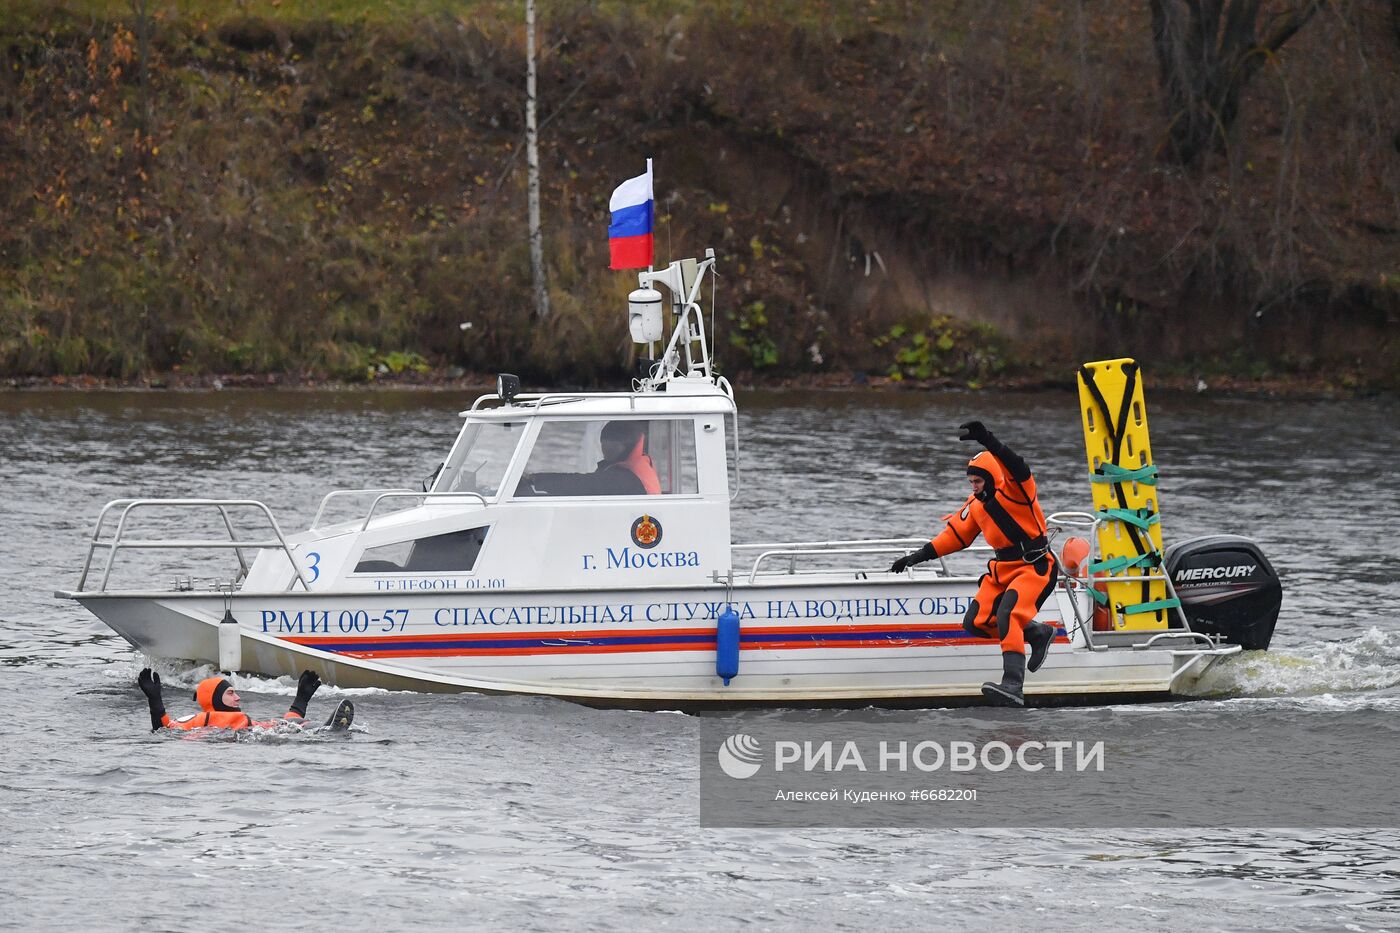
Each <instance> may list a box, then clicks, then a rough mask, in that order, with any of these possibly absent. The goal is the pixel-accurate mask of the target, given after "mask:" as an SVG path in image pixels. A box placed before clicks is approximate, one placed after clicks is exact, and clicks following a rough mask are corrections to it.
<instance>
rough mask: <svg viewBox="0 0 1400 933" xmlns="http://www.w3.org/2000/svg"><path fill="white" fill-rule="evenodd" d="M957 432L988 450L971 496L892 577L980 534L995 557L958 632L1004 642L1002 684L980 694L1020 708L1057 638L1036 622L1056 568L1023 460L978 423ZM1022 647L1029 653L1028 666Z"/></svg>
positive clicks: (970, 467)
mask: <svg viewBox="0 0 1400 933" xmlns="http://www.w3.org/2000/svg"><path fill="white" fill-rule="evenodd" d="M959 427H960V428H962V434H961V435H959V437H958V439H959V440H963V441H976V442H977V443H979V444H981V445H982V446H983V447H985V448H986V450H984V451H982V452H981V453H979V454H978V455H977V456H975V457H973V458H972V459H971V460H970V461H968V464H967V478H968V481H969V482H970V483H971V485H972V495H971V496H969V497H968V499H967V501H966V502H965V503H964V504H963V507H962V508H961V509H960V510H958V511H957V512H954V513H953V514H952V515H949V516H947V517H946V519H945V521H946V523H947V524H946V525H945V526H944V528H943V530H942V531H941V532H939V533H938V535H937V537H935V538H934V539H933V540H932V541H930V542H929V543H928V544H925V545H924V546H923V547H922V548H920V549H919V550H917V551H914V552H913V553H911V554H906V555H905V556H903V557H901V558H899V559H898V560H896V561H895V562H894V564H892V565H891V566H890V572H891V573H903V572H904V570H905V569H906V568H907V567H910V566H912V565H913V564H918V563H922V562H923V561H926V560H932V559H933V558H935V557H946V556H947V555H949V554H952V553H954V552H955V551H961V550H962V549H963V548H966V547H968V546H969V545H971V544H972V542H973V540H974V539H976V537H977V536H978V535H979V534H981V535H982V536H983V537H985V538H986V539H987V543H988V544H990V545H991V546H992V547H993V548H995V549H996V553H995V555H994V556H993V558H992V560H990V561H988V562H987V572H986V573H985V574H983V575H982V579H981V581H980V585H979V586H978V588H977V595H976V596H974V597H973V599H972V604H971V605H970V606H969V607H968V609H967V614H966V615H965V616H964V617H963V628H964V629H966V630H967V631H968V633H969V634H970V635H972V636H974V637H976V638H995V639H998V640H1000V642H1001V651H1002V654H1001V662H1002V678H1001V682H1000V683H985V684H983V685H982V693H983V695H984V696H986V697H987V699H989V700H991V701H992V702H993V703H998V704H1002V705H1011V706H1022V705H1024V704H1025V698H1024V696H1023V694H1022V688H1023V686H1024V683H1025V679H1026V671H1027V669H1029V670H1030V671H1031V672H1032V673H1034V672H1035V671H1038V670H1039V669H1040V666H1041V665H1042V664H1044V663H1045V655H1046V653H1047V652H1048V651H1049V649H1050V643H1051V642H1053V641H1054V640H1055V627H1054V626H1053V625H1047V624H1045V623H1044V622H1036V621H1034V619H1035V614H1036V611H1037V610H1039V609H1040V607H1041V605H1043V604H1044V602H1045V600H1046V599H1047V598H1049V596H1050V593H1051V592H1052V591H1053V590H1054V588H1055V581H1056V580H1057V579H1058V577H1059V567H1058V564H1057V563H1056V560H1055V555H1054V553H1053V552H1052V551H1051V550H1050V542H1049V539H1048V538H1047V536H1046V525H1045V516H1044V514H1043V513H1042V512H1041V510H1040V503H1039V502H1038V501H1037V500H1036V492H1035V477H1034V476H1032V475H1031V469H1030V467H1028V466H1026V461H1025V460H1022V459H1021V457H1020V456H1018V455H1017V454H1016V453H1015V452H1014V451H1012V450H1011V448H1009V447H1007V446H1006V445H1005V444H1003V443H1002V442H1001V441H999V440H997V438H996V436H995V435H993V434H992V432H991V431H989V430H987V426H986V425H984V424H983V423H982V422H980V421H968V422H965V423H963V424H961V425H959ZM1026 645H1030V648H1031V656H1030V662H1029V663H1027V661H1026Z"/></svg>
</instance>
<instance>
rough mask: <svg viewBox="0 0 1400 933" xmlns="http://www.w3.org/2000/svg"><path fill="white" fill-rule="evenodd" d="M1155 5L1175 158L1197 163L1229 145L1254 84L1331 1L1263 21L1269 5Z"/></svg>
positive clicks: (1182, 0)
mask: <svg viewBox="0 0 1400 933" xmlns="http://www.w3.org/2000/svg"><path fill="white" fill-rule="evenodd" d="M1149 3H1150V5H1151V9H1152V44H1153V47H1154V48H1155V50H1156V53H1157V69H1158V82H1159V83H1160V85H1161V90H1162V94H1163V97H1164V101H1165V103H1166V107H1167V118H1168V120H1169V127H1168V146H1169V149H1170V155H1171V157H1172V158H1173V159H1175V160H1176V161H1177V162H1179V163H1181V164H1182V165H1189V164H1191V163H1192V162H1194V161H1196V159H1198V158H1199V157H1200V156H1201V154H1202V153H1204V152H1206V151H1207V150H1208V149H1212V148H1218V147H1220V146H1222V145H1223V144H1224V142H1225V139H1226V135H1227V134H1228V133H1229V131H1230V128H1231V127H1232V126H1233V125H1234V122H1235V118H1236V117H1237V116H1238V115H1239V109H1240V95H1241V93H1242V92H1243V91H1244V89H1245V87H1246V86H1247V85H1248V84H1249V82H1250V79H1252V78H1253V77H1254V75H1255V73H1257V72H1258V71H1259V69H1260V68H1262V67H1264V65H1265V64H1266V63H1267V62H1268V61H1269V59H1270V58H1271V57H1272V56H1273V55H1274V53H1276V52H1277V51H1278V50H1279V49H1280V48H1282V47H1283V44H1284V43H1285V42H1287V41H1288V40H1289V39H1291V38H1293V36H1294V35H1295V34H1297V32H1298V30H1300V29H1302V28H1303V26H1305V25H1306V24H1307V22H1308V20H1310V19H1312V17H1313V16H1314V15H1315V14H1316V13H1317V11H1318V10H1320V9H1321V8H1322V7H1323V6H1325V5H1326V3H1327V0H1297V2H1293V3H1291V4H1290V5H1288V6H1287V7H1286V8H1284V9H1282V10H1279V11H1275V12H1263V13H1262V15H1261V10H1260V7H1262V6H1263V5H1264V4H1263V0H1149Z"/></svg>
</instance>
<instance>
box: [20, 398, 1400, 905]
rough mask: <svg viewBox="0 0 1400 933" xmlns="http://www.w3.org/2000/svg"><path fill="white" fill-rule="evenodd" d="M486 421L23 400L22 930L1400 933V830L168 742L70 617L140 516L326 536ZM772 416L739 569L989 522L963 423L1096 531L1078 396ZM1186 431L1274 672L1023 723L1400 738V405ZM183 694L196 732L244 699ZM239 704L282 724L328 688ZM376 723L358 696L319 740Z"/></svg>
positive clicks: (1226, 418) (608, 752) (1208, 523)
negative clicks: (1084, 825)
mask: <svg viewBox="0 0 1400 933" xmlns="http://www.w3.org/2000/svg"><path fill="white" fill-rule="evenodd" d="M467 402H469V399H466V398H463V397H461V396H460V395H457V394H454V393H440V392H392V391H380V392H341V393H333V392H275V393H265V394H264V393H256V392H223V393H121V392H103V393H94V394H77V393H66V392H13V393H9V394H7V395H3V396H0V450H3V451H4V457H3V460H0V489H3V493H0V495H3V502H4V521H3V526H0V527H3V530H4V533H3V535H0V573H3V577H4V580H5V599H4V601H3V603H0V665H2V666H3V673H0V749H2V750H3V759H2V760H0V815H3V822H4V826H3V830H2V831H0V926H3V927H5V928H12V929H34V928H58V927H64V928H70V927H73V926H76V925H82V926H89V927H97V928H106V929H136V928H139V929H142V930H177V929H190V928H194V927H207V926H214V927H216V928H219V929H260V928H270V927H275V928H287V929H291V928H305V929H318V930H320V929H334V928H342V929H384V928H387V929H397V928H405V927H409V926H410V925H412V926H414V927H418V928H433V929H439V928H449V927H452V928H456V927H461V926H473V927H476V926H482V927H492V928H511V929H526V930H534V929H538V930H576V929H591V928H598V927H615V926H618V925H624V924H625V925H627V926H629V927H637V928H643V929H654V928H662V927H665V928H673V929H683V930H690V929H711V928H732V927H736V926H741V925H743V926H749V927H752V928H755V929H765V930H766V929H774V930H804V931H805V930H810V929H850V930H867V929H869V928H870V927H871V926H872V925H873V924H875V923H891V922H892V923H898V924H902V925H906V926H915V927H920V928H922V927H934V926H937V927H939V928H951V929H967V930H988V931H997V933H1002V931H1005V930H1008V929H1015V928H1022V927H1029V926H1032V925H1033V926H1034V928H1037V929H1088V928H1101V929H1114V928H1125V929H1126V928H1131V929H1142V930H1180V929H1188V928H1195V929H1251V930H1252V929H1258V930H1285V929H1327V930H1331V929H1348V930H1358V931H1370V930H1385V929H1389V930H1400V834H1398V833H1397V832H1396V831H1394V830H1382V829H1372V830H1345V831H1338V830H1333V831H1328V830H1319V829H1308V830H1303V829H1298V830H1248V829H1233V828H1230V827H1220V828H1215V829H1210V830H1204V831H1203V830H1198V829H1192V830H1185V829H1183V830H1161V829H1156V830H1150V831H1125V830H1114V831H1105V830H1092V831H1091V830H1072V831H1071V830H1043V829H1036V830H1027V831H1006V830H997V831H992V830H961V831H954V830H941V831H940V830H932V829H930V830H911V829H898V830H895V829H889V830H878V829H865V830H850V829H842V830H837V829H811V830H784V831H780V830H758V829H749V830H741V829H724V830H716V829H702V828H700V826H699V822H698V810H697V807H698V804H697V800H698V793H697V774H698V770H699V767H698V758H697V739H696V737H697V733H698V731H699V726H698V720H697V719H696V718H694V717H690V716H684V715H679V714H675V713H636V712H600V711H595V710H589V709H584V708H581V707H578V706H574V705H571V704H568V703H562V702H556V701H551V700H532V699H508V698H491V697H481V696H470V695H463V696H454V697H441V696H424V695H415V694H409V693H385V692H379V691H346V692H348V693H351V694H353V695H354V699H355V702H356V704H357V709H358V719H357V729H356V730H355V731H354V732H353V733H352V734H351V735H350V736H349V737H347V738H340V739H331V738H329V737H300V738H295V739H293V738H278V737H268V738H264V739H262V740H246V739H240V740H237V741H234V740H219V739H215V740H208V739H206V740H200V741H191V740H181V739H179V738H171V737H169V736H159V735H152V734H151V733H150V732H149V731H148V722H147V718H146V712H145V704H144V701H143V699H142V697H141V695H140V694H139V693H138V692H137V690H136V689H135V686H134V679H135V675H136V672H137V671H138V670H139V669H140V668H141V667H142V666H143V665H144V663H145V662H144V660H143V659H142V658H141V657H140V656H139V655H137V654H136V653H135V652H134V651H132V650H131V649H130V648H129V647H128V646H127V645H126V643H125V642H123V641H121V640H120V639H119V638H118V637H116V636H115V635H114V634H112V633H111V632H110V631H109V630H107V629H106V628H105V627H104V626H103V625H101V624H100V623H98V622H97V621H95V620H94V619H92V618H91V617H90V616H88V615H87V614H86V613H85V612H84V611H82V610H81V609H80V608H78V607H77V606H75V605H73V604H69V603H67V602H61V601H58V600H55V599H54V598H53V597H52V593H53V591H54V590H55V589H67V588H71V587H72V586H73V585H74V584H75V583H76V579H77V572H78V567H79V564H80V562H81V559H82V554H83V541H84V539H85V536H86V535H87V534H88V532H89V530H90V527H91V522H92V520H93V518H94V517H95V515H96V513H97V510H98V509H99V508H100V506H101V505H102V504H103V503H104V502H106V501H107V500H109V499H113V498H117V497H121V496H130V495H143V496H145V495H152V496H154V495H161V496H183V495H190V496H203V495H220V496H248V497H253V498H260V499H263V500H264V501H266V502H267V503H268V504H269V505H270V506H271V507H272V508H273V509H274V510H275V511H276V512H277V513H278V515H279V516H282V517H284V518H285V524H286V525H287V526H289V527H292V528H295V527H298V526H300V527H304V526H305V524H306V522H307V521H308V520H309V519H310V517H311V514H312V512H313V511H314V508H315V505H316V503H317V502H318V501H319V498H320V496H321V494H322V493H323V492H324V491H325V490H327V489H330V488H332V487H358V488H364V487H374V486H398V485H405V484H416V482H417V480H418V479H419V478H420V477H422V476H423V475H425V474H427V473H428V472H429V471H430V470H431V469H432V467H433V466H434V465H435V464H436V462H437V461H438V460H439V459H440V458H441V456H442V455H443V453H444V452H445V451H446V447H447V445H448V443H449V442H450V440H451V438H452V436H453V434H454V432H455V429H456V426H457V423H458V422H457V418H456V416H455V411H456V410H457V409H459V408H462V407H465V403H467ZM740 405H741V411H742V412H743V443H742V450H743V488H742V491H741V497H740V505H741V506H742V507H741V508H737V509H736V511H735V515H734V534H735V539H736V540H737V541H756V540H770V541H771V540H781V539H798V540H810V539H813V538H818V537H821V538H836V537H887V536H904V535H918V534H925V533H928V532H930V531H932V530H933V529H934V528H935V525H936V523H937V517H938V516H940V515H942V514H945V513H946V512H948V511H950V510H951V509H952V508H953V507H954V506H955V505H956V504H957V503H958V502H960V501H961V498H962V495H963V492H962V490H963V488H964V480H963V476H962V469H961V467H962V464H963V463H964V462H965V460H966V458H967V456H969V454H970V451H969V449H968V445H966V444H959V443H958V442H957V440H956V430H955V425H956V424H957V423H958V422H960V421H963V420H966V419H967V418H969V417H978V418H981V419H982V420H984V421H986V422H987V423H988V424H989V425H990V426H992V427H993V428H994V429H996V430H997V432H998V434H999V435H1000V436H1001V437H1002V438H1003V439H1004V440H1007V441H1008V442H1010V443H1012V444H1013V445H1014V446H1015V447H1017V449H1018V450H1020V451H1021V452H1023V453H1024V454H1025V456H1026V458H1027V459H1028V460H1029V461H1030V462H1031V464H1032V466H1033V467H1034V468H1035V469H1036V471H1037V476H1038V478H1039V480H1040V484H1041V490H1042V499H1043V501H1044V502H1045V503H1046V504H1047V506H1048V507H1049V508H1048V509H1047V511H1048V510H1049V509H1055V508H1059V509H1083V508H1086V507H1087V503H1088V484H1087V483H1086V482H1085V479H1084V464H1083V450H1082V445H1081V441H1080V434H1079V424H1078V420H1077V415H1076V404H1075V400H1074V398H1073V397H1072V396H1071V395H1069V394H1067V393H1039V394H996V393H977V394H964V393H936V394H930V393H875V392H858V393H857V392H852V393H832V392H820V393H815V392H814V393H799V392H791V393H745V394H742V395H741V397H740ZM1149 408H1150V414H1151V417H1152V436H1153V452H1154V455H1155V460H1156V462H1157V464H1158V465H1159V467H1160V469H1161V470H1162V481H1161V487H1160V489H1161V496H1162V510H1163V527H1164V529H1165V534H1166V537H1167V538H1168V539H1169V540H1178V539H1180V538H1184V537H1187V536H1191V535H1196V534H1203V533H1208V532H1215V531H1233V532H1240V533H1244V534H1248V535H1250V536H1252V537H1254V538H1255V539H1256V540H1257V541H1258V542H1259V543H1260V545H1261V546H1262V548H1263V550H1264V552H1265V553H1266V554H1267V555H1268V556H1269V557H1270V559H1271V560H1273V562H1274V563H1275V565H1276V566H1277V567H1278V568H1279V569H1280V571H1281V573H1282V575H1283V578H1284V593H1285V601H1284V606H1283V613H1282V616H1281V618H1280V621H1279V626H1278V632H1277V635H1276V637H1275V640H1274V650H1273V651H1272V652H1269V653H1268V654H1257V655H1253V656H1248V657H1242V658H1237V659H1230V660H1227V661H1226V662H1223V663H1222V664H1221V665H1219V666H1218V667H1217V668H1216V669H1215V670H1214V671H1213V672H1212V673H1211V675H1210V676H1209V677H1208V678H1207V682H1206V683H1205V684H1204V685H1203V692H1204V693H1205V694H1206V696H1205V697H1204V698H1202V699H1198V700H1195V701H1187V702H1176V703H1169V704H1160V705H1154V706H1149V707H1133V708H1132V709H1131V713H1130V712H1129V710H1127V709H1124V710H1121V711H1117V710H1113V709H1109V710H1103V709H1099V710H1032V711H1027V712H1025V713H1023V714H1022V715H1025V716H1030V717H1058V718H1059V721H1061V722H1063V723H1064V724H1066V725H1072V724H1074V723H1075V722H1076V721H1078V719H1079V718H1082V717H1089V716H1098V717H1102V716H1105V715H1107V716H1120V715H1123V716H1126V715H1130V714H1131V715H1134V716H1138V717H1141V718H1142V721H1143V722H1144V728H1150V724H1151V722H1152V721H1153V720H1154V718H1155V717H1170V718H1171V721H1172V722H1173V723H1174V724H1179V723H1180V722H1181V721H1182V719H1183V718H1186V719H1190V718H1195V719H1198V720H1199V722H1200V723H1201V724H1202V726H1203V727H1214V726H1215V725H1217V724H1218V723H1220V722H1222V721H1229V722H1233V723H1239V722H1241V721H1247V719H1248V717H1249V716H1262V717H1273V718H1275V719H1279V718H1287V717H1290V716H1300V715H1304V714H1305V713H1306V712H1308V711H1311V710H1329V711H1337V710H1343V711H1345V710H1350V709H1354V710H1357V711H1364V712H1367V713H1368V714H1374V713H1375V712H1376V711H1392V712H1396V713H1400V611H1397V609H1396V604H1397V601H1400V574H1397V572H1396V570H1395V565H1394V558H1393V556H1392V551H1393V547H1391V546H1389V543H1390V539H1391V537H1392V536H1393V533H1394V529H1395V528H1397V527H1400V496H1397V495H1396V493H1395V486H1394V482H1395V479H1396V470H1395V458H1396V455H1397V453H1398V452H1400V427H1397V425H1400V406H1397V404H1396V403H1395V402H1393V401H1374V400H1369V401H1345V402H1300V401H1262V400H1225V399H1214V398H1209V397H1172V396H1167V395H1162V396H1160V397H1156V398H1154V397H1153V396H1152V394H1151V392H1150V390H1149ZM161 669H162V671H163V675H164V678H165V681H166V684H167V687H166V701H167V705H168V706H170V707H171V710H172V712H174V713H176V714H179V713H180V712H183V711H184V710H185V709H186V708H187V707H189V705H190V704H188V702H187V700H188V696H189V694H188V689H189V687H190V686H191V685H192V684H193V683H194V682H195V681H196V680H197V679H198V677H199V676H202V675H203V674H204V673H206V671H203V670H194V671H190V670H185V669H182V668H179V667H172V666H170V665H165V666H163V667H162V668H161ZM236 687H237V688H238V690H239V691H240V692H241V693H242V694H243V695H244V698H245V707H248V708H251V709H252V710H253V711H254V712H255V713H259V714H263V715H275V714H277V713H280V712H281V710H283V709H285V705H286V703H287V697H288V696H289V695H290V694H292V693H293V692H294V691H293V688H292V684H291V683H290V682H289V681H286V680H282V681H269V680H264V679H259V678H253V677H243V676H240V677H238V678H237V679H236ZM341 693H342V691H338V690H336V689H334V688H325V689H323V690H322V692H321V693H320V694H318V695H317V697H316V699H315V700H314V701H313V704H312V713H313V715H314V714H315V713H317V712H321V714H322V715H324V714H325V711H327V710H329V708H330V707H331V706H333V705H334V702H335V698H336V697H337V696H338V695H340V694H341ZM1225 714H1228V715H1225ZM904 715H905V716H906V717H907V716H908V715H909V714H904ZM916 715H919V716H927V717H930V718H931V719H932V718H936V717H940V716H946V715H949V714H948V713H946V712H940V711H927V712H924V713H919V714H916ZM1157 721H1159V722H1165V721H1167V720H1165V719H1162V720H1157ZM1228 738H1229V736H1228V733H1225V732H1222V734H1221V741H1228ZM1260 792H1261V793H1267V792H1268V788H1261V789H1260ZM1345 792H1346V788H1345V787H1344V786H1343V787H1339V788H1338V793H1345ZM1390 803H1392V804H1393V801H1391V802H1390Z"/></svg>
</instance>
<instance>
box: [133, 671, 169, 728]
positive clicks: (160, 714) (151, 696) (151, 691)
mask: <svg viewBox="0 0 1400 933" xmlns="http://www.w3.org/2000/svg"><path fill="white" fill-rule="evenodd" d="M136 686H138V687H140V688H141V692H142V693H144V694H145V695H146V703H147V705H148V706H150V708H151V731H152V732H155V731H156V730H157V729H159V728H160V727H161V726H163V725H164V724H165V722H164V720H165V701H164V700H163V699H161V696H160V675H159V674H157V673H155V672H154V671H152V670H151V669H150V668H149V667H143V668H141V673H139V674H137V675H136Z"/></svg>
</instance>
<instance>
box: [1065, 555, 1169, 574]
mask: <svg viewBox="0 0 1400 933" xmlns="http://www.w3.org/2000/svg"><path fill="white" fill-rule="evenodd" d="M1160 566H1162V555H1160V554H1158V553H1157V552H1156V551H1148V552H1147V553H1146V554H1139V555H1138V556H1137V557H1110V558H1109V559H1108V560H1101V561H1097V562H1095V563H1092V564H1090V565H1089V566H1087V567H1085V568H1084V570H1085V572H1087V573H1098V572H1099V571H1100V570H1106V571H1108V572H1109V573H1117V572H1118V571H1120V570H1127V569H1128V568H1129V567H1160Z"/></svg>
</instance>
